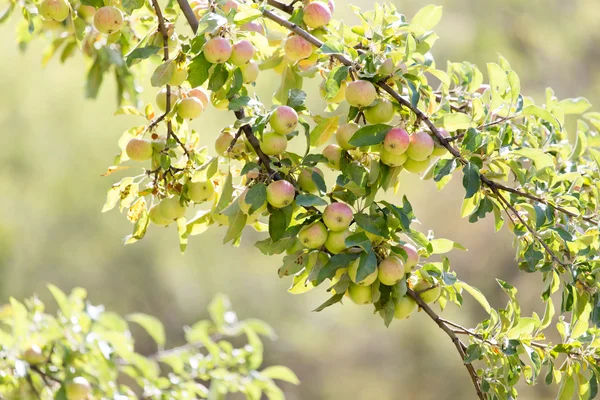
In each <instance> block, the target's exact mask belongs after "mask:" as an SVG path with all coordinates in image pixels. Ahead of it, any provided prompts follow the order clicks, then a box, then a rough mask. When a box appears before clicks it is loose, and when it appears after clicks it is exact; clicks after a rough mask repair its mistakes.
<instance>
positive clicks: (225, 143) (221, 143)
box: [215, 131, 233, 155]
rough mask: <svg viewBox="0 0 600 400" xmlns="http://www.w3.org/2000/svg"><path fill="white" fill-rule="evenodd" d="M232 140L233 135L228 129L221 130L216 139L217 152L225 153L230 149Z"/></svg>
mask: <svg viewBox="0 0 600 400" xmlns="http://www.w3.org/2000/svg"><path fill="white" fill-rule="evenodd" d="M231 142H233V135H232V134H231V133H229V132H226V131H225V132H221V133H220V134H219V136H217V139H216V140H215V151H216V152H217V154H219V155H222V154H225V152H226V151H227V149H229V146H231Z"/></svg>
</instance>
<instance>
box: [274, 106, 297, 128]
mask: <svg viewBox="0 0 600 400" xmlns="http://www.w3.org/2000/svg"><path fill="white" fill-rule="evenodd" d="M269 123H270V124H271V128H273V130H274V131H275V132H277V133H279V134H280V135H287V134H288V133H291V132H293V131H294V129H296V126H297V125H298V113H297V112H296V110H294V109H293V108H292V107H289V106H279V107H277V108H276V109H275V111H273V114H271V117H270V118H269Z"/></svg>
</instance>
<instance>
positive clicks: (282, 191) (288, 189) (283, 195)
mask: <svg viewBox="0 0 600 400" xmlns="http://www.w3.org/2000/svg"><path fill="white" fill-rule="evenodd" d="M295 196H296V189H295V188H294V185H292V184H291V183H289V182H288V181H284V180H281V181H274V182H271V183H270V184H269V186H267V201H268V202H269V204H270V205H272V206H273V207H275V208H283V207H285V206H287V205H289V204H291V203H292V202H293V201H294V197H295Z"/></svg>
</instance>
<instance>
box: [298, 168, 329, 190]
mask: <svg viewBox="0 0 600 400" xmlns="http://www.w3.org/2000/svg"><path fill="white" fill-rule="evenodd" d="M314 172H316V173H317V174H319V175H321V176H323V171H321V170H320V169H319V168H317V167H304V168H302V169H301V170H300V175H298V186H299V187H300V189H302V190H303V191H305V192H308V193H316V192H317V190H318V188H317V185H316V184H315V182H314V181H313V178H312V174H313V173H314Z"/></svg>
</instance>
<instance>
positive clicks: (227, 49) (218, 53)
mask: <svg viewBox="0 0 600 400" xmlns="http://www.w3.org/2000/svg"><path fill="white" fill-rule="evenodd" d="M202 52H203V53H204V57H205V58H206V60H207V61H208V62H209V63H212V64H223V63H224V62H226V61H227V60H229V57H231V52H232V49H231V43H229V40H227V39H225V38H222V37H215V38H212V39H209V40H208V41H207V42H206V43H204V47H203V48H202Z"/></svg>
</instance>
